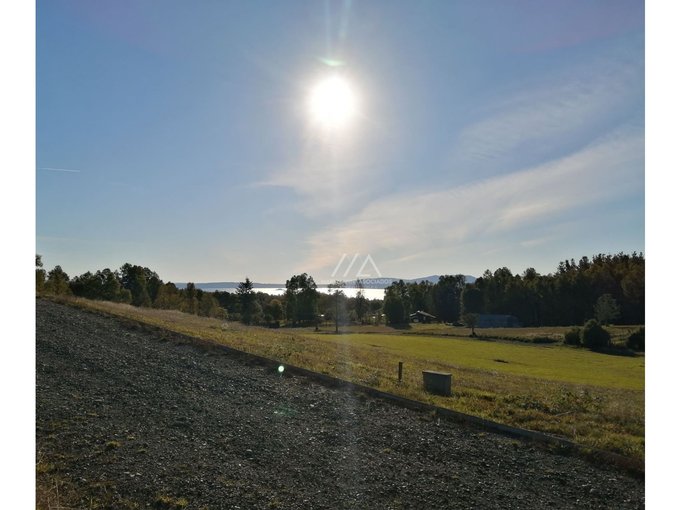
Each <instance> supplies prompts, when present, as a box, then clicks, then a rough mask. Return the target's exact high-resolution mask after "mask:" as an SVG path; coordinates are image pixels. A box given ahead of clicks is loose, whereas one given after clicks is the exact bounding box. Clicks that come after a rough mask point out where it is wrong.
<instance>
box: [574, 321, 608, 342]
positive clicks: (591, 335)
mask: <svg viewBox="0 0 680 510" xmlns="http://www.w3.org/2000/svg"><path fill="white" fill-rule="evenodd" d="M610 339H611V337H610V336H609V333H608V332H607V330H606V329H604V328H603V327H602V326H600V323H599V322H597V321H596V320H595V319H590V320H589V321H588V322H586V324H585V326H583V329H582V330H581V343H582V344H583V345H585V346H586V347H588V348H589V349H594V350H595V349H601V348H603V347H608V346H609V341H610Z"/></svg>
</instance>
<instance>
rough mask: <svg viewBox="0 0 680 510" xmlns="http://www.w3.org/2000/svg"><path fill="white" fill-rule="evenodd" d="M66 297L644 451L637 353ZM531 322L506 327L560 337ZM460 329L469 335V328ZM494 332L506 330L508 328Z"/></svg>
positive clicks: (496, 416) (628, 451)
mask: <svg viewBox="0 0 680 510" xmlns="http://www.w3.org/2000/svg"><path fill="white" fill-rule="evenodd" d="M66 301H67V302H68V303H70V304H72V305H76V306H80V307H84V308H88V309H94V310H99V311H102V312H106V313H109V314H113V315H117V316H121V317H125V318H129V319H133V320H137V321H140V322H144V323H147V324H152V325H155V326H160V327H162V328H165V329H168V330H171V331H176V332H179V333H183V334H187V335H191V336H195V337H200V338H205V339H210V340H214V341H217V342H220V343H223V344H225V345H229V346H231V347H234V348H237V349H240V350H243V351H247V352H252V353H254V354H259V355H262V356H267V357H269V358H273V359H276V360H279V361H281V362H283V363H288V364H292V365H296V366H300V367H304V368H308V369H311V370H314V371H317V372H321V373H326V374H331V375H334V376H337V377H341V378H343V379H346V380H349V381H353V382H357V383H361V384H365V385H369V386H372V387H375V388H377V389H380V390H382V391H387V392H391V393H394V394H398V395H401V396H404V397H407V398H412V399H416V400H421V401H424V402H428V403H433V404H436V405H439V406H442V407H447V408H450V409H454V410H457V411H461V412H464V413H468V414H473V415H476V416H481V417H484V418H489V419H492V420H495V421H498V422H501V423H505V424H508V425H513V426H518V427H523V428H528V429H532V430H538V431H542V432H548V433H553V434H558V435H561V436H564V437H567V438H570V439H572V440H575V441H577V442H579V443H581V444H584V445H586V446H591V447H597V448H602V449H606V450H610V451H614V452H617V453H621V454H624V455H628V456H631V457H635V458H642V459H643V458H644V356H635V357H629V356H614V355H608V354H599V353H594V352H591V351H588V350H585V349H577V348H573V347H567V346H563V345H561V344H556V343H553V344H531V343H526V341H521V342H509V341H490V340H481V339H471V338H466V337H457V336H455V335H451V334H450V332H451V329H453V328H450V327H449V329H448V330H444V329H443V328H446V326H441V325H418V327H413V328H410V329H405V330H395V329H392V328H387V327H385V326H360V327H356V328H354V331H356V332H352V328H350V332H346V333H344V334H339V335H336V334H332V333H330V332H329V331H328V330H327V328H325V329H326V330H322V331H321V332H318V333H317V332H314V331H313V330H312V329H289V328H281V329H266V328H259V327H247V326H243V325H241V324H238V323H232V322H229V323H225V322H224V321H220V320H217V319H208V318H203V317H197V316H194V315H188V314H184V313H181V312H176V311H168V310H154V309H143V308H135V307H132V306H129V305H120V304H115V303H109V302H103V301H89V300H84V299H68V300H66ZM371 328H373V329H371ZM438 329H441V333H440V334H437V330H438ZM535 329H537V328H534V330H529V328H527V329H526V330H524V331H523V330H522V329H514V330H511V333H512V335H515V336H520V337H521V336H522V335H525V336H526V337H531V336H532V335H534V336H536V335H546V334H548V333H550V334H555V335H557V333H556V332H555V331H550V332H549V331H546V330H545V328H540V329H541V331H535ZM549 329H551V330H554V329H555V328H549ZM566 329H568V328H562V330H566ZM370 331H375V332H370ZM460 331H461V333H463V334H467V330H464V329H462V328H461V329H460ZM497 334H498V337H499V338H506V336H505V335H506V332H505V331H501V332H497ZM518 339H520V340H521V338H518ZM399 361H402V362H403V363H404V376H403V381H402V382H401V383H398V382H397V366H398V363H399ZM423 370H440V371H446V372H451V373H452V375H453V388H452V389H453V395H452V396H451V397H439V396H434V395H430V394H428V393H425V392H424V391H423V389H422V371H423Z"/></svg>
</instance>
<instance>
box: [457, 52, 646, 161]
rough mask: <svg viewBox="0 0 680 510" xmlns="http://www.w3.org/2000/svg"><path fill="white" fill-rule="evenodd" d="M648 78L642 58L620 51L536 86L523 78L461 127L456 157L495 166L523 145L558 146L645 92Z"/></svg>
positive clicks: (526, 149) (530, 148) (531, 149)
mask: <svg viewBox="0 0 680 510" xmlns="http://www.w3.org/2000/svg"><path fill="white" fill-rule="evenodd" d="M643 80H644V64H643V61H642V59H640V60H639V61H631V60H630V58H629V57H622V56H615V57H610V58H604V57H601V58H598V59H596V60H595V61H593V62H591V63H589V64H588V65H587V66H580V67H578V68H573V69H569V70H562V71H561V72H560V73H559V74H557V75H553V76H550V77H549V78H547V79H545V80H543V82H542V83H538V84H534V85H533V86H532V85H526V84H522V85H521V88H520V90H519V91H518V92H516V93H514V94H510V95H509V97H508V95H507V94H506V95H504V96H503V98H502V99H500V100H499V101H498V102H497V103H495V104H491V105H489V106H488V112H489V113H488V114H487V115H486V116H485V117H484V118H483V119H481V120H479V121H478V122H476V123H473V124H471V125H470V126H468V127H467V128H465V129H464V130H463V131H462V132H461V133H460V135H459V137H458V139H457V141H456V145H455V148H454V155H453V159H454V161H455V162H457V163H459V164H460V163H462V162H466V163H470V162H477V163H483V162H484V161H488V160H493V165H494V167H495V166H496V165H497V164H498V160H499V159H501V158H508V156H512V155H513V153H515V152H517V151H518V149H521V152H519V154H522V155H524V154H527V153H529V154H531V153H536V152H540V151H545V150H549V149H553V148H558V147H560V146H562V145H563V144H564V143H565V140H567V139H569V137H582V136H583V135H584V133H587V130H588V129H589V128H591V127H592V126H594V125H597V123H598V122H601V121H602V119H604V118H606V117H607V116H608V115H612V114H614V115H615V114H616V113H617V112H618V111H619V110H620V109H621V108H622V107H624V106H626V105H628V104H629V103H630V101H631V100H632V99H634V98H635V97H642V95H641V94H642V90H641V87H642V83H643Z"/></svg>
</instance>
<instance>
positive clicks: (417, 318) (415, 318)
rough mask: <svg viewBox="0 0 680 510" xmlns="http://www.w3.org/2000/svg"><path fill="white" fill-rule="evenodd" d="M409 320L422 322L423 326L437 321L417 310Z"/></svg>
mask: <svg viewBox="0 0 680 510" xmlns="http://www.w3.org/2000/svg"><path fill="white" fill-rule="evenodd" d="M409 319H410V320H411V322H424V323H425V324H429V323H430V322H432V321H434V320H437V317H435V316H434V315H432V314H430V313H427V312H423V311H422V310H418V311H417V312H413V313H412V314H411V315H409Z"/></svg>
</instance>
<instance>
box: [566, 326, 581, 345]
mask: <svg viewBox="0 0 680 510" xmlns="http://www.w3.org/2000/svg"><path fill="white" fill-rule="evenodd" d="M564 343H565V344H567V345H581V328H572V329H570V330H569V331H567V332H566V333H565V334H564Z"/></svg>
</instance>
